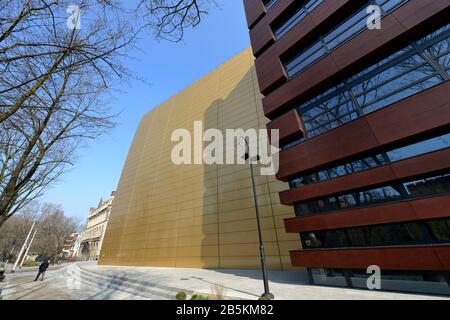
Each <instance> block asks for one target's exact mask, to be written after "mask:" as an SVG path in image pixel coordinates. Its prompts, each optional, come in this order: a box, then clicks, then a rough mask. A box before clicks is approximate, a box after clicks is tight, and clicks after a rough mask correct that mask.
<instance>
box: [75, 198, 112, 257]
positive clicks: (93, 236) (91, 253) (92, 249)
mask: <svg viewBox="0 0 450 320" xmlns="http://www.w3.org/2000/svg"><path fill="white" fill-rule="evenodd" d="M114 194H115V192H112V193H111V197H110V198H109V199H108V200H106V201H103V199H101V200H100V202H99V204H98V206H97V208H91V209H90V210H89V214H88V219H87V224H86V228H85V230H84V231H83V232H82V233H81V234H80V236H79V238H78V241H77V242H78V243H79V247H78V248H77V252H78V254H77V257H78V259H81V260H97V259H98V257H99V255H100V249H101V247H102V242H103V237H104V235H105V231H106V226H107V224H108V220H109V214H110V212H111V207H112V203H113V201H114Z"/></svg>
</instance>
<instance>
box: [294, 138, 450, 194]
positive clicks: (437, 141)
mask: <svg viewBox="0 0 450 320" xmlns="http://www.w3.org/2000/svg"><path fill="white" fill-rule="evenodd" d="M449 147H450V133H448V134H445V135H442V136H439V137H435V138H432V139H428V140H425V141H421V142H418V143H415V144H411V145H407V146H404V147H401V148H397V149H394V150H389V151H386V152H383V153H379V154H376V155H373V156H367V157H365V158H362V159H359V160H355V161H352V162H349V163H345V164H343V165H339V166H336V167H333V168H329V169H325V170H322V171H319V172H314V173H311V174H309V175H303V176H300V177H297V178H294V179H292V180H291V181H289V185H290V187H291V188H298V187H302V186H306V185H310V184H314V183H318V182H321V181H326V180H329V179H333V178H338V177H342V176H345V175H348V174H352V173H356V172H360V171H364V170H367V169H371V168H376V167H379V166H382V165H385V164H389V163H392V162H395V161H401V160H404V159H408V158H412V157H416V156H419V155H423V154H426V153H430V152H434V151H438V150H442V149H446V148H449Z"/></svg>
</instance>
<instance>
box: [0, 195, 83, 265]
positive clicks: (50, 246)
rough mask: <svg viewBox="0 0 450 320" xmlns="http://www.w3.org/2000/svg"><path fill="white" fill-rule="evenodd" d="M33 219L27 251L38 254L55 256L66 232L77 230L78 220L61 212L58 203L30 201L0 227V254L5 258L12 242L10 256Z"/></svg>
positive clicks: (18, 245) (60, 249) (61, 246)
mask: <svg viewBox="0 0 450 320" xmlns="http://www.w3.org/2000/svg"><path fill="white" fill-rule="evenodd" d="M33 221H36V229H35V230H37V233H36V237H35V238H34V240H33V243H32V245H31V247H30V250H31V251H30V252H33V253H36V254H38V255H41V256H46V257H51V258H55V257H57V256H58V255H59V254H60V253H61V251H62V249H63V246H64V242H65V239H66V237H67V236H69V235H70V234H72V233H74V232H77V231H79V228H80V224H79V222H78V221H77V220H76V219H74V218H72V217H68V216H66V215H65V214H64V211H63V210H62V208H61V206H58V205H55V204H49V203H47V204H40V203H39V202H37V201H33V202H32V203H30V204H29V205H27V206H26V207H25V208H24V209H23V210H21V212H20V214H18V215H15V216H14V217H12V218H11V219H9V220H8V221H7V222H6V223H5V224H4V225H3V227H2V228H1V235H2V236H1V237H0V254H1V260H3V261H5V260H6V258H7V257H8V256H9V254H10V252H11V249H12V247H13V243H15V251H14V259H15V258H17V256H16V255H17V254H18V252H19V250H20V247H21V246H22V245H23V243H24V242H25V238H26V236H27V234H28V232H29V230H30V228H31V225H32V224H33Z"/></svg>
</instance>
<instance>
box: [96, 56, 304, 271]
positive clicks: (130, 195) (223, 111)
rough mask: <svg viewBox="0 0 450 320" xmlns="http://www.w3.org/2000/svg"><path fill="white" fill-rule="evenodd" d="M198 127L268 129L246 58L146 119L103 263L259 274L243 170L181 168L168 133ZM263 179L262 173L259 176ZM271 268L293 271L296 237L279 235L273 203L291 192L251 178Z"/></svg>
mask: <svg viewBox="0 0 450 320" xmlns="http://www.w3.org/2000/svg"><path fill="white" fill-rule="evenodd" d="M194 121H203V123H204V130H206V129H208V128H219V129H221V130H223V131H225V129H232V128H243V129H248V128H262V129H265V124H266V122H267V121H268V120H267V119H266V118H265V117H264V115H263V112H262V106H261V96H260V93H259V89H258V84H257V80H256V74H255V70H254V67H253V55H252V53H251V51H250V50H249V49H247V50H245V51H244V52H242V53H240V54H238V55H237V56H236V57H234V58H232V59H231V60H230V61H228V62H226V63H225V64H223V65H221V66H220V67H219V68H217V69H216V70H214V71H213V72H211V73H210V74H208V75H206V76H205V77H204V78H202V79H200V80H199V81H197V82H196V83H194V84H193V85H191V86H190V87H188V88H187V89H185V90H183V91H182V92H180V93H179V94H177V95H176V96H175V97H172V98H171V99H169V100H168V101H166V102H165V103H163V104H162V105H160V106H159V107H157V108H156V109H154V110H152V111H151V112H149V113H148V114H147V115H145V116H144V118H143V119H142V121H141V124H140V126H139V128H138V130H137V133H136V136H135V138H134V141H133V143H132V146H131V149H130V151H129V154H128V158H127V161H126V163H125V167H124V169H123V172H122V176H121V179H120V183H119V186H118V190H117V193H116V199H115V202H114V206H113V208H112V212H111V216H110V221H109V224H108V228H107V231H106V235H105V239H104V243H103V247H102V251H101V254H100V262H99V263H100V264H105V265H127V266H155V267H201V268H259V266H260V264H259V263H260V262H259V251H258V234H257V228H256V219H255V208H254V203H253V196H252V189H251V179H250V172H249V167H248V166H247V165H209V166H207V165H180V166H176V165H174V164H173V163H172V161H171V151H172V148H173V146H174V145H175V144H176V143H175V142H171V134H172V132H173V131H174V130H175V129H178V128H186V129H189V130H191V132H192V135H193V127H194ZM255 172H256V173H257V174H259V170H255ZM256 183H257V194H258V201H259V206H260V214H261V216H262V226H263V229H264V230H263V236H264V241H265V246H266V254H267V261H268V266H269V267H270V268H272V269H282V268H283V269H287V268H290V267H291V263H290V259H289V250H294V249H300V248H299V236H298V235H292V234H291V235H289V234H287V233H285V231H284V224H283V219H284V218H287V217H292V216H293V212H292V208H290V207H287V206H283V205H281V204H280V203H279V197H278V192H279V191H281V190H286V189H287V188H288V186H287V185H286V184H284V183H282V182H280V181H277V180H276V179H275V177H273V176H269V177H266V176H257V177H256Z"/></svg>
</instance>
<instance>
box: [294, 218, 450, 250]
mask: <svg viewBox="0 0 450 320" xmlns="http://www.w3.org/2000/svg"><path fill="white" fill-rule="evenodd" d="M426 225H428V226H430V228H434V229H435V232H436V235H435V237H434V238H430V237H428V231H427V229H426V228H425V226H426ZM300 236H301V239H302V242H303V248H304V249H319V248H343V247H346V248H351V247H381V246H399V245H418V244H435V243H439V242H450V220H449V219H442V220H436V221H426V222H423V221H419V222H408V223H393V224H385V225H375V226H366V227H355V228H347V229H336V230H324V231H316V232H304V233H301V234H300Z"/></svg>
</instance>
